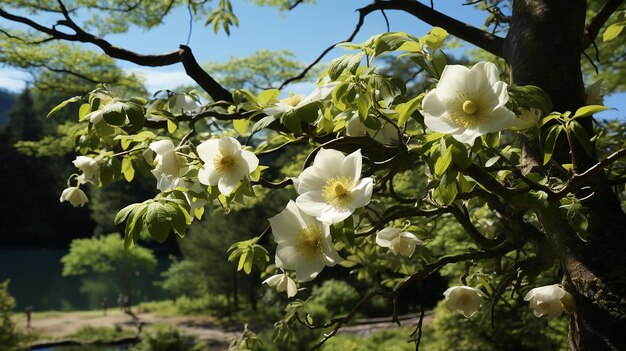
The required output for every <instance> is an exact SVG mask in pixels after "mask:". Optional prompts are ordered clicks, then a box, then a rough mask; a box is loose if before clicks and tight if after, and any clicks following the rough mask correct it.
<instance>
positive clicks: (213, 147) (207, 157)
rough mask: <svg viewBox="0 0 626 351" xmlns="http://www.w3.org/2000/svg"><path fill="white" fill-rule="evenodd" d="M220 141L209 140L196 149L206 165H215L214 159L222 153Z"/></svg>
mask: <svg viewBox="0 0 626 351" xmlns="http://www.w3.org/2000/svg"><path fill="white" fill-rule="evenodd" d="M219 142H220V141H219V139H209V140H206V141H203V142H201V143H200V144H199V145H198V146H197V147H196V152H197V153H198V156H199V157H200V159H201V160H202V161H203V162H204V163H213V159H214V158H215V156H217V155H218V154H219V153H220V149H219Z"/></svg>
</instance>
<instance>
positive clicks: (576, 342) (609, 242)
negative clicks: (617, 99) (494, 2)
mask: <svg viewBox="0 0 626 351" xmlns="http://www.w3.org/2000/svg"><path fill="white" fill-rule="evenodd" d="M585 15H586V1H585V0H516V1H514V3H513V13H512V17H511V23H510V29H509V33H508V35H507V37H506V40H505V49H504V52H505V59H506V60H507V62H508V64H509V65H510V67H511V81H512V83H513V84H516V85H536V86H539V87H540V88H542V89H543V90H544V91H545V92H546V93H547V94H548V95H549V96H550V98H551V99H552V103H553V105H554V108H553V109H554V110H555V111H559V112H565V111H576V109H577V108H579V107H581V106H583V105H585V92H584V85H583V79H582V72H581V65H580V59H581V54H582V51H583V45H584V42H585V38H584V33H585ZM581 124H583V127H584V128H585V129H586V130H587V133H588V135H590V136H591V135H593V126H592V119H591V118H583V119H582V120H581ZM563 139H564V138H563ZM523 142H524V143H526V145H525V146H524V148H525V149H527V150H537V149H538V148H537V145H538V143H540V140H532V139H530V140H528V139H527V140H523ZM569 152H570V150H569V147H568V145H567V143H565V142H563V143H561V145H559V146H558V147H557V149H556V152H555V159H556V160H557V161H559V162H561V163H569V162H568V161H569V159H570V155H569ZM573 152H574V153H575V156H576V160H577V164H576V165H575V166H576V168H575V169H576V171H578V172H582V171H584V170H585V169H588V168H589V167H590V166H592V165H593V164H595V163H596V162H597V157H596V155H595V154H594V155H586V154H585V153H584V151H583V150H582V148H580V145H575V148H574V150H573ZM538 156H539V155H538V153H537V152H529V153H527V154H526V155H525V157H529V158H537V157H538ZM541 161H542V160H541V159H535V160H529V161H527V162H525V163H526V164H537V165H541V164H542V162H541ZM534 171H539V172H544V174H547V173H548V172H550V170H549V169H542V168H541V167H538V168H535V170H534ZM605 180H606V176H605V175H604V174H602V175H599V176H598V177H594V179H592V180H591V181H589V182H588V184H585V185H586V186H587V188H586V190H585V191H581V192H580V193H577V194H575V195H576V196H577V197H578V198H579V199H581V203H582V205H583V206H584V211H585V213H586V215H587V217H588V220H589V228H588V234H587V238H586V241H583V240H582V239H581V238H579V237H578V235H577V234H576V233H575V232H574V230H572V229H571V228H570V226H569V224H568V222H567V220H566V217H565V216H566V214H565V212H564V210H563V209H560V208H559V204H558V203H555V204H552V205H551V207H550V208H548V209H545V210H541V211H538V213H537V215H538V218H539V220H540V223H541V225H542V226H543V229H544V231H545V233H547V235H548V239H549V241H550V243H551V245H552V247H553V248H554V251H555V252H556V253H557V255H558V257H559V259H560V261H561V264H562V266H563V268H564V271H565V273H566V275H567V279H568V284H567V288H568V290H570V292H572V293H573V294H574V296H575V297H576V303H577V311H576V313H575V314H574V315H572V317H571V320H570V325H569V341H568V342H569V345H568V346H569V350H593V351H596V350H618V349H619V347H620V345H622V346H623V345H626V258H625V257H626V255H625V254H624V253H623V250H624V249H626V235H624V231H625V229H624V228H626V216H625V215H624V213H623V212H622V210H621V207H620V203H619V201H618V199H617V197H616V196H615V194H614V193H613V191H612V190H611V188H610V187H609V186H608V185H607V184H606V181H605Z"/></svg>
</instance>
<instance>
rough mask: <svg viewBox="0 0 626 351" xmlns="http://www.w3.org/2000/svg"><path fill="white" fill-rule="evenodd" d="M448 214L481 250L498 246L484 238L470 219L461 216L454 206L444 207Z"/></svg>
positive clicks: (495, 242)
mask: <svg viewBox="0 0 626 351" xmlns="http://www.w3.org/2000/svg"><path fill="white" fill-rule="evenodd" d="M446 208H447V211H448V213H450V214H452V215H453V216H454V218H456V220H457V222H459V224H461V226H462V227H463V229H465V231H466V232H467V235H469V236H470V238H471V239H472V240H473V241H474V242H475V243H476V245H478V246H479V247H481V248H490V247H494V246H495V245H496V244H498V242H497V241H495V240H491V239H488V238H486V237H485V236H484V235H483V234H482V233H481V232H480V231H479V230H478V229H477V228H476V227H475V226H474V224H472V222H471V220H470V218H469V217H468V216H466V215H465V214H463V213H462V212H461V210H460V209H459V208H458V207H456V205H451V206H448V207H446Z"/></svg>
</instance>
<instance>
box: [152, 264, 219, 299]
mask: <svg viewBox="0 0 626 351" xmlns="http://www.w3.org/2000/svg"><path fill="white" fill-rule="evenodd" d="M161 276H162V277H163V280H162V281H161V282H160V283H159V285H160V286H161V288H162V289H163V290H165V291H167V292H169V293H170V294H172V295H173V296H174V298H178V297H179V296H186V297H199V296H201V295H202V293H203V292H204V291H206V283H205V281H207V280H208V279H210V278H205V276H204V275H203V274H202V271H201V270H200V269H199V267H198V265H197V263H196V262H193V261H190V260H180V261H177V260H173V261H172V263H171V264H170V267H169V268H168V269H167V271H165V272H163V273H161Z"/></svg>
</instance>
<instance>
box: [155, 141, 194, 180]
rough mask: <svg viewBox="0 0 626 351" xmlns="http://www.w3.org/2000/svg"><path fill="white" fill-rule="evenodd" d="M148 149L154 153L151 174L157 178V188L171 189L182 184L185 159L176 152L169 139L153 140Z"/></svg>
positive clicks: (185, 170) (185, 169)
mask: <svg viewBox="0 0 626 351" xmlns="http://www.w3.org/2000/svg"><path fill="white" fill-rule="evenodd" d="M150 149H151V150H152V151H154V152H155V153H156V157H154V161H153V163H154V165H155V167H154V169H153V170H152V174H153V175H154V177H155V178H156V179H157V188H158V189H159V190H161V191H168V190H173V189H174V188H176V187H177V186H184V181H183V180H182V177H183V175H185V173H187V170H188V168H189V167H188V166H187V161H185V158H184V157H182V156H179V155H177V154H176V147H175V146H174V143H173V142H172V141H171V140H169V139H164V140H159V141H155V142H153V143H151V144H150Z"/></svg>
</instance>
